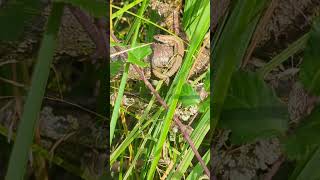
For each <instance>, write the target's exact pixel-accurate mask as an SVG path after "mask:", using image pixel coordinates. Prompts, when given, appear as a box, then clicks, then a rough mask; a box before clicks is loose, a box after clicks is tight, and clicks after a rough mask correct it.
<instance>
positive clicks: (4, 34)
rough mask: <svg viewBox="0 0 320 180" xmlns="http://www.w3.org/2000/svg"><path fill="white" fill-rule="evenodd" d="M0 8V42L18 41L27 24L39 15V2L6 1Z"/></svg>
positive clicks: (28, 0)
mask: <svg viewBox="0 0 320 180" xmlns="http://www.w3.org/2000/svg"><path fill="white" fill-rule="evenodd" d="M3 6H4V7H1V8H0V24H1V29H0V40H6V41H11V40H18V38H19V37H20V36H21V34H22V33H23V30H24V27H25V26H26V23H27V22H30V20H31V19H32V17H34V16H36V15H40V1H35V0H16V1H12V0H11V1H8V2H5V4H4V5H3Z"/></svg>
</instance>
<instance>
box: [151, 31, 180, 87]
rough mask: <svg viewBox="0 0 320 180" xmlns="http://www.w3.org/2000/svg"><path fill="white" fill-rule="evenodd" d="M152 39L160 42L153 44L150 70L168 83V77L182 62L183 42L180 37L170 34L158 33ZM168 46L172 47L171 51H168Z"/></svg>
mask: <svg viewBox="0 0 320 180" xmlns="http://www.w3.org/2000/svg"><path fill="white" fill-rule="evenodd" d="M154 39H155V40H157V41H159V42H161V43H155V44H154V45H153V56H152V58H151V66H152V72H153V74H154V75H155V76H156V77H158V78H160V79H163V80H164V81H165V82H166V83H167V84H168V83H169V78H170V77H171V76H172V75H174V74H175V73H176V72H177V71H178V69H179V68H180V66H181V64H182V58H183V55H184V44H183V41H182V40H181V39H180V38H178V37H176V36H171V35H160V34H159V35H155V36H154ZM170 47H172V51H170V49H169V48H170Z"/></svg>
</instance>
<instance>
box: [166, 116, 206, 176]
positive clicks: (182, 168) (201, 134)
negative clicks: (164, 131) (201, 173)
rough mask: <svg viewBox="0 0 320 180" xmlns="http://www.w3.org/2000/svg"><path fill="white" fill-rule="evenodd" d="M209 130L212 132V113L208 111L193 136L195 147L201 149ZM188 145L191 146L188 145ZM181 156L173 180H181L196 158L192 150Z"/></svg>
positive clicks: (187, 150)
mask: <svg viewBox="0 0 320 180" xmlns="http://www.w3.org/2000/svg"><path fill="white" fill-rule="evenodd" d="M209 130H210V111H209V110H207V112H206V113H205V114H204V115H203V117H202V118H201V120H200V122H199V124H198V125H197V127H196V128H195V130H194V131H193V132H192V134H191V139H192V142H194V145H195V147H196V148H199V146H200V145H201V143H202V141H203V139H204V138H205V136H206V134H207V133H208V132H209ZM186 145H187V146H189V145H188V144H186ZM185 149H186V148H185ZM181 154H182V155H183V158H182V160H181V162H180V163H179V165H178V168H177V170H176V172H175V173H174V174H173V178H172V179H181V178H182V176H183V174H184V173H185V172H186V171H187V169H188V167H189V166H190V165H191V161H192V159H193V157H194V153H193V151H192V149H191V148H188V149H186V151H184V152H182V153H181ZM201 169H202V167H201ZM202 170H203V169H202Z"/></svg>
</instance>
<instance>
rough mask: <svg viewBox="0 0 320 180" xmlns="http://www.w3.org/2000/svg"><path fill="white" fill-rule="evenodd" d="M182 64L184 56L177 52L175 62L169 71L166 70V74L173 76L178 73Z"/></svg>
mask: <svg viewBox="0 0 320 180" xmlns="http://www.w3.org/2000/svg"><path fill="white" fill-rule="evenodd" d="M181 64H182V56H181V55H180V54H176V55H175V59H174V63H173V65H172V67H171V68H170V69H169V71H168V72H166V75H167V76H169V77H171V76H172V75H173V74H174V73H176V72H177V71H178V69H179V68H180V66H181Z"/></svg>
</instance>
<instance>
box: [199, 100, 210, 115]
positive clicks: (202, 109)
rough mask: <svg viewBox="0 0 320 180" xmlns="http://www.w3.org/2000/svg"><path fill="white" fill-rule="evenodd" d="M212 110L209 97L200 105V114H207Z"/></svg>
mask: <svg viewBox="0 0 320 180" xmlns="http://www.w3.org/2000/svg"><path fill="white" fill-rule="evenodd" d="M209 108H210V97H207V98H206V99H205V100H204V101H202V102H201V103H200V104H199V112H202V113H203V112H205V111H207V110H208V109H209Z"/></svg>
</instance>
